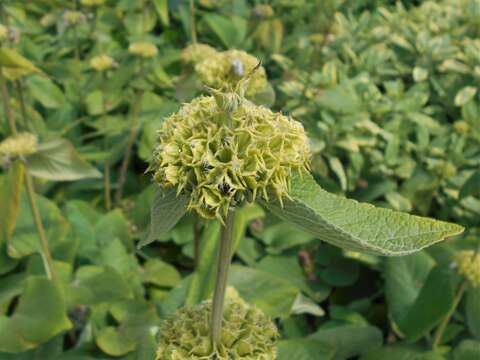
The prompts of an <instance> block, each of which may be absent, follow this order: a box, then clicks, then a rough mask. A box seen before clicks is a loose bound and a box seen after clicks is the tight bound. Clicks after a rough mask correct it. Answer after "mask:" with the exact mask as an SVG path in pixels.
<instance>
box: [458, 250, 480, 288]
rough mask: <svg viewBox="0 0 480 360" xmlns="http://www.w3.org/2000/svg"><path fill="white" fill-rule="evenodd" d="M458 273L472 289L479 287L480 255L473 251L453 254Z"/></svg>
mask: <svg viewBox="0 0 480 360" xmlns="http://www.w3.org/2000/svg"><path fill="white" fill-rule="evenodd" d="M455 264H456V265H457V271H458V273H459V274H460V275H461V276H463V277H464V278H465V279H467V280H468V281H469V282H470V284H471V285H472V286H473V287H480V254H475V251H473V250H463V251H459V252H458V253H456V254H455Z"/></svg>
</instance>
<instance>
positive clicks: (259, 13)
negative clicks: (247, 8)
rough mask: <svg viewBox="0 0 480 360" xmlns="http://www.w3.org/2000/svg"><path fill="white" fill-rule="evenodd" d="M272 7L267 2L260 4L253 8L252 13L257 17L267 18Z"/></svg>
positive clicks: (270, 15)
mask: <svg viewBox="0 0 480 360" xmlns="http://www.w3.org/2000/svg"><path fill="white" fill-rule="evenodd" d="M273 14H274V12H273V8H272V7H271V6H270V5H267V4H260V5H257V6H255V7H254V8H253V15H254V16H255V17H258V18H262V19H268V18H271V17H272V16H273Z"/></svg>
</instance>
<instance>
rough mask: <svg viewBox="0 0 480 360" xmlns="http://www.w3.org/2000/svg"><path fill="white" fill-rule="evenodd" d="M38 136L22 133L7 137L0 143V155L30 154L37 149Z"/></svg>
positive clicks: (16, 155)
mask: <svg viewBox="0 0 480 360" xmlns="http://www.w3.org/2000/svg"><path fill="white" fill-rule="evenodd" d="M37 148H38V143H37V137H36V136H35V135H33V134H30V133H20V134H18V135H15V136H11V137H8V138H6V139H5V140H3V141H2V142H1V143H0V155H4V156H8V157H18V156H28V155H31V154H33V153H35V152H36V151H37Z"/></svg>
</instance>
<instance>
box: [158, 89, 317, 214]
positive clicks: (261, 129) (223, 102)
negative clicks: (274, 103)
mask: <svg viewBox="0 0 480 360" xmlns="http://www.w3.org/2000/svg"><path fill="white" fill-rule="evenodd" d="M309 155H310V153H309V148H308V141H307V136H306V134H305V131H304V129H303V126H302V124H300V123H299V122H297V121H295V120H293V119H290V118H288V117H286V116H284V115H282V114H280V113H274V112H272V111H270V110H269V109H267V108H265V107H262V106H257V105H254V104H253V103H251V102H250V101H248V100H246V99H245V98H244V97H242V96H241V95H239V94H237V93H221V92H216V93H215V95H214V96H207V97H200V98H197V99H194V100H193V101H192V102H191V103H187V104H185V105H183V107H182V108H181V109H180V111H179V112H177V113H175V114H173V115H171V116H170V117H168V118H167V119H166V120H165V122H164V123H163V125H162V128H161V129H160V132H159V144H158V146H157V148H156V150H155V153H154V163H153V164H152V166H151V168H152V169H153V170H154V171H155V180H156V181H157V182H158V183H159V184H160V185H161V186H162V187H176V189H177V192H178V193H181V192H187V193H189V194H190V203H189V209H194V210H196V211H197V213H198V214H200V215H201V216H203V217H205V218H214V217H216V218H218V219H220V220H222V219H223V218H224V217H225V215H226V214H227V212H228V210H229V208H230V207H232V206H235V205H237V204H239V203H242V202H243V201H254V200H255V199H256V198H257V197H261V198H263V199H264V200H268V199H269V197H270V196H272V195H273V196H276V197H278V198H279V199H280V201H281V200H282V197H285V196H288V192H289V190H290V178H291V174H292V172H293V171H295V170H304V169H307V168H308V160H309Z"/></svg>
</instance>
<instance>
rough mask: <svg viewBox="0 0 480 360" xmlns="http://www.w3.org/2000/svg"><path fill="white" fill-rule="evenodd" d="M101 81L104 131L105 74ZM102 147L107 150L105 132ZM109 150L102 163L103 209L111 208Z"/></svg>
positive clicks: (105, 109) (105, 123) (104, 128)
mask: <svg viewBox="0 0 480 360" xmlns="http://www.w3.org/2000/svg"><path fill="white" fill-rule="evenodd" d="M102 77H103V79H102V80H103V81H102V121H103V130H104V131H105V130H106V128H107V118H106V115H107V104H106V103H107V99H106V97H107V91H106V89H105V83H106V81H107V79H106V78H105V75H103V73H102ZM103 149H104V150H105V151H108V144H107V133H104V134H103ZM109 158H110V152H109V155H108V157H107V158H106V159H105V161H104V163H103V192H104V193H103V196H104V201H105V209H107V210H110V209H111V208H112V198H111V195H110V193H111V191H110V159H109Z"/></svg>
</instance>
